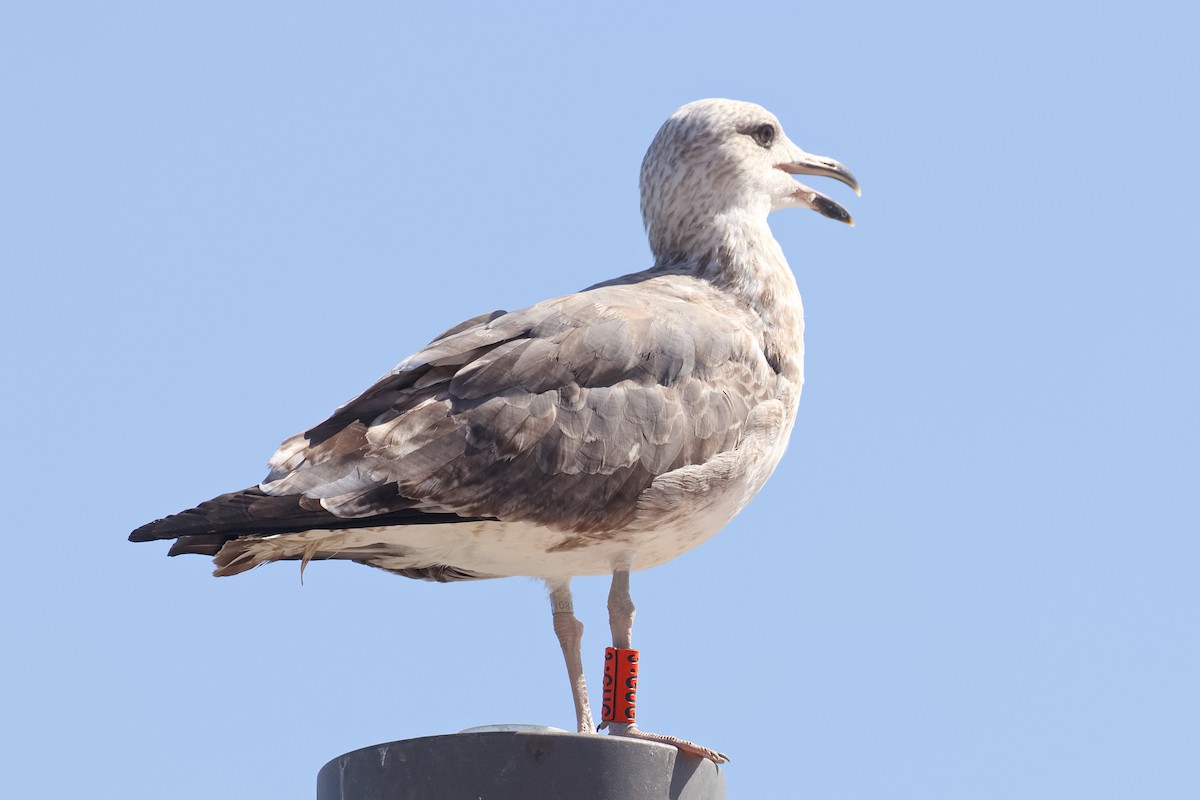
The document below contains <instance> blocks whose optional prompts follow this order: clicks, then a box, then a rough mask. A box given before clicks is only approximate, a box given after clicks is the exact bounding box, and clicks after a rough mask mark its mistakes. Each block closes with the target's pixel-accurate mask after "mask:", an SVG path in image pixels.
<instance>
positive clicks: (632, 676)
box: [600, 647, 638, 723]
mask: <svg viewBox="0 0 1200 800" xmlns="http://www.w3.org/2000/svg"><path fill="white" fill-rule="evenodd" d="M637 682H638V651H637V650H619V649H617V648H616V647H606V648H604V693H603V700H604V702H603V705H602V706H601V708H600V718H601V719H602V720H604V721H605V722H629V723H632V722H633V721H634V720H635V719H636V717H637Z"/></svg>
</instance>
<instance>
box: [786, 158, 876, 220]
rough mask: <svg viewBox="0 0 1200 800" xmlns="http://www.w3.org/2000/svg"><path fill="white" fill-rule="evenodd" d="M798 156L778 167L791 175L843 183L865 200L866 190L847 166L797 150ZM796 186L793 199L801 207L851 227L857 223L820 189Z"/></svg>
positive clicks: (798, 184)
mask: <svg viewBox="0 0 1200 800" xmlns="http://www.w3.org/2000/svg"><path fill="white" fill-rule="evenodd" d="M796 153H797V154H798V155H799V158H796V159H795V160H793V161H788V162H786V163H784V164H776V165H775V167H776V168H777V169H781V170H783V171H784V172H786V173H788V174H789V175H821V176H824V177H826V178H833V179H834V180H839V181H841V182H842V183H844V184H846V185H847V186H849V187H850V188H851V189H853V190H854V193H855V194H856V195H858V196H859V197H862V191H861V190H860V189H859V188H858V181H857V180H856V179H855V178H854V175H853V174H851V172H850V170H848V169H846V168H845V167H843V166H842V165H841V164H840V163H838V162H837V161H834V160H833V159H832V158H826V157H825V156H818V155H813V154H812V153H806V152H804V151H803V150H800V149H799V148H796ZM796 186H797V188H796V191H795V193H793V194H792V199H793V200H795V201H796V203H797V204H799V205H802V206H807V207H808V208H811V209H812V210H813V211H816V212H817V213H818V214H823V215H824V216H826V217H829V218H830V219H836V220H837V221H838V222H845V223H846V224H847V225H853V224H854V220H853V219H851V217H850V212H848V211H847V210H846V209H844V208H842V207H841V205H839V204H838V203H836V202H834V201H833V200H830V199H829V198H828V197H826V196H825V195H823V194H821V193H820V192H818V191H817V190H816V189H810V188H809V187H807V186H805V185H804V184H802V183H797V185H796Z"/></svg>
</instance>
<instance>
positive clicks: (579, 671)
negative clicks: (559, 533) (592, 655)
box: [546, 578, 596, 733]
mask: <svg viewBox="0 0 1200 800" xmlns="http://www.w3.org/2000/svg"><path fill="white" fill-rule="evenodd" d="M546 585H547V586H548V587H549V588H550V607H551V608H552V609H553V611H554V634H555V635H556V636H557V637H558V644H559V646H560V647H562V653H563V660H564V661H566V662H567V677H568V678H570V680H571V699H572V700H574V701H575V723H576V725H577V730H578V731H579V732H580V733H595V732H596V723H595V722H593V721H592V709H591V706H590V705H588V693H587V680H586V679H585V678H584V675H583V655H582V652H581V648H582V645H583V623H582V622H580V621H579V620H577V619H576V618H575V607H574V604H573V603H572V602H571V580H570V579H569V578H568V579H567V580H566V581H562V582H550V581H547V582H546Z"/></svg>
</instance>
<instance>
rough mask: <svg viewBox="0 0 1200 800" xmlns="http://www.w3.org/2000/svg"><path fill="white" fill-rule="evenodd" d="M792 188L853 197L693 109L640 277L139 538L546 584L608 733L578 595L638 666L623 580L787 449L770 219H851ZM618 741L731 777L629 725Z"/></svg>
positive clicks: (418, 377) (784, 142)
mask: <svg viewBox="0 0 1200 800" xmlns="http://www.w3.org/2000/svg"><path fill="white" fill-rule="evenodd" d="M798 175H812V176H821V177H827V178H833V179H835V180H838V181H840V182H842V183H844V184H846V185H847V186H849V187H850V188H851V189H853V190H854V192H855V193H856V194H859V195H860V196H861V191H860V190H859V186H858V182H857V180H856V179H855V177H854V176H853V174H851V172H850V171H849V170H848V169H847V168H846V167H845V166H843V165H842V164H841V163H839V162H838V161H835V160H833V159H831V158H826V157H824V156H818V155H814V154H812V153H808V152H806V151H804V150H802V149H801V148H800V147H798V146H797V145H796V144H794V143H793V142H792V141H791V140H790V139H789V138H788V136H787V135H786V134H785V133H784V130H783V127H782V126H781V124H780V122H779V120H778V119H777V118H776V117H775V116H774V115H773V114H771V113H770V112H769V111H767V110H766V109H765V108H763V107H762V106H759V105H757V104H754V103H749V102H743V101H736V100H725V99H705V100H697V101H694V102H691V103H688V104H686V105H684V106H682V107H680V108H679V109H677V110H676V111H675V112H674V113H672V114H671V115H670V117H668V119H667V120H666V121H665V122H664V123H663V125H662V127H661V128H660V129H659V131H658V133H657V134H656V135H655V136H654V138H653V141H652V142H651V144H650V147H649V149H648V150H647V152H646V155H645V158H644V159H643V162H642V166H641V174H640V190H641V212H642V217H643V222H644V225H645V229H646V234H647V237H648V240H649V245H650V250H651V254H652V256H653V259H654V260H653V264H652V265H651V266H650V267H649V268H645V269H642V270H640V271H637V272H632V273H629V274H625V275H623V276H621V277H617V278H614V279H611V280H607V281H604V282H602V283H597V284H595V285H593V286H590V287H588V288H586V289H583V290H582V291H579V292H576V293H573V294H568V295H565V296H561V297H555V298H551V299H548V300H543V301H541V302H538V303H536V304H534V305H531V306H529V307H527V308H523V309H521V310H518V311H512V312H505V311H493V312H490V313H486V314H482V315H480V316H477V317H474V318H472V319H468V320H466V321H465V322H462V323H460V324H458V325H456V326H454V327H452V328H450V329H449V330H447V331H445V332H444V333H442V334H441V335H439V336H437V337H436V338H434V339H433V340H432V341H430V343H429V344H428V345H426V346H425V347H424V348H422V349H420V350H419V351H417V352H416V353H415V354H413V355H412V356H410V357H408V358H407V359H405V360H404V361H402V362H401V363H400V364H399V365H398V366H396V367H395V368H394V369H392V370H391V371H389V372H388V373H386V374H385V375H384V376H383V377H382V378H380V379H379V380H378V381H377V382H376V383H375V384H373V385H372V386H370V388H368V389H367V390H366V391H364V392H363V393H362V394H360V395H358V396H357V397H355V398H354V399H352V400H350V401H349V402H347V403H346V404H345V405H343V406H341V407H340V408H338V409H336V410H335V411H334V412H333V414H332V415H331V416H330V417H329V418H328V419H326V420H325V421H323V422H321V423H320V424H317V425H315V426H314V427H312V428H310V429H308V430H306V431H304V432H303V433H300V434H297V435H295V436H292V437H291V438H289V439H287V440H285V441H284V442H283V443H282V444H281V445H280V447H279V448H278V450H277V451H276V452H275V454H274V455H273V456H272V457H271V459H270V461H269V472H268V474H267V476H266V478H265V479H264V480H263V481H262V482H261V483H259V484H258V485H256V486H252V487H249V488H247V489H243V490H241V491H235V492H230V493H228V494H223V495H220V496H219V497H215V498H213V499H211V500H208V501H206V502H202V503H200V504H199V505H198V506H196V507H194V508H191V509H188V510H185V511H182V512H179V513H177V514H173V515H170V516H167V517H165V518H163V519H159V520H156V521H154V522H151V523H149V524H146V525H143V526H142V527H139V528H138V529H136V530H135V531H133V533H131V534H130V536H129V538H130V540H131V541H135V542H146V541H153V540H174V542H173V544H172V546H171V548H170V551H169V555H172V556H174V555H180V554H202V555H208V556H212V557H213V562H214V564H215V566H216V569H215V571H214V574H215V575H217V576H227V575H236V574H239V573H242V572H245V571H247V570H249V569H251V568H253V567H257V566H259V565H261V564H265V563H268V562H275V561H287V560H291V561H299V562H300V569H301V573H302V574H303V570H304V568H305V567H306V566H307V565H308V564H309V563H310V562H311V561H314V560H327V559H339V560H349V561H353V562H357V563H359V564H365V565H369V566H372V567H376V568H379V569H383V570H386V571H388V572H391V573H394V574H396V575H400V576H403V577H407V578H415V579H423V580H429V581H438V582H446V583H449V582H456V581H465V580H478V579H486V578H498V577H508V576H528V577H532V578H537V579H540V580H542V581H544V582H545V584H546V587H547V590H548V594H549V600H550V604H551V612H552V619H553V628H554V632H555V635H556V637H557V638H558V642H559V645H560V647H561V649H562V654H563V658H564V661H565V663H566V668H567V674H568V678H569V681H570V686H571V696H572V701H573V704H574V710H575V717H576V728H577V730H578V731H579V732H580V733H595V732H596V731H597V726H596V723H595V720H594V719H593V716H592V712H591V707H590V703H589V698H588V691H587V683H586V680H585V676H584V669H583V666H582V656H581V652H580V651H581V640H582V634H583V626H582V623H580V622H579V620H578V619H577V618H576V617H575V614H574V607H573V601H572V593H571V581H572V579H573V578H575V577H579V576H586V575H611V576H612V583H611V588H610V591H609V595H608V612H609V625H610V629H611V634H612V641H613V647H614V648H618V649H624V650H630V649H631V648H632V629H633V619H634V613H635V606H634V604H633V601H632V597H631V594H630V573H631V572H636V571H640V570H644V569H648V568H651V567H655V566H658V565H660V564H663V563H665V562H667V561H669V560H671V559H673V558H675V557H677V556H679V555H681V554H683V553H684V552H687V551H688V550H691V549H692V548H694V547H697V546H698V545H700V544H701V543H703V542H705V541H706V540H708V539H709V538H711V537H712V536H713V535H715V534H716V533H717V532H718V531H719V530H721V529H722V528H723V527H724V526H725V525H726V523H728V522H729V521H730V520H731V519H732V518H733V517H734V516H735V515H736V514H737V513H738V512H739V511H740V510H741V509H742V508H743V507H744V506H745V505H746V504H747V503H748V502H749V501H750V499H751V498H752V497H753V496H754V495H755V494H756V493H758V491H759V490H760V489H761V488H762V487H763V485H764V484H765V483H766V481H767V479H768V477H769V476H770V475H771V473H772V472H773V471H774V470H775V468H776V466H777V465H778V464H779V461H780V459H781V457H782V456H783V453H784V450H785V448H786V446H787V443H788V439H789V436H790V434H791V431H792V428H793V425H794V423H795V420H796V415H797V410H798V406H799V402H800V393H801V387H802V385H803V380H804V312H803V305H802V302H801V297H800V292H799V289H798V287H797V283H796V279H795V277H794V275H793V272H792V270H791V268H790V267H789V266H788V262H787V260H786V258H785V257H784V254H783V250H782V248H781V247H780V245H779V243H778V242H777V241H776V240H775V238H774V236H773V235H772V233H771V229H770V227H769V226H768V224H767V217H768V214H770V213H771V212H772V211H776V210H779V209H783V208H788V207H802V208H808V209H812V210H815V211H817V212H818V213H820V214H821V215H823V216H825V217H828V218H830V219H833V220H837V221H840V222H844V223H847V224H850V225H853V224H854V223H853V220H852V218H851V216H850V214H849V213H848V212H847V211H846V209H845V208H843V207H842V206H841V205H840V204H838V203H837V202H835V201H834V200H832V199H830V198H829V197H826V196H825V195H823V194H821V193H819V192H817V191H816V190H814V189H811V188H809V187H808V186H806V185H804V184H802V183H800V182H799V181H798V180H797V179H796V177H795V176H798ZM601 727H604V726H603V725H602V726H601ZM607 727H608V728H609V733H610V734H615V735H618V736H626V737H631V738H635V739H643V740H648V741H658V742H664V743H667V744H670V745H673V746H675V747H677V748H678V749H679V750H680V751H682V752H684V753H688V754H690V755H693V756H699V757H701V758H707V759H709V760H712V761H714V762H717V763H723V762H725V761H727V760H728V756H726V755H725V754H724V753H721V752H719V751H717V750H714V749H711V748H708V747H704V746H701V745H698V744H696V743H694V742H691V741H688V740H685V739H680V738H676V737H673V736H667V735H662V734H655V733H650V732H648V731H643V730H641V728H639V727H638V724H637V721H636V719H633V720H627V721H624V722H622V721H615V720H613V721H608V722H607Z"/></svg>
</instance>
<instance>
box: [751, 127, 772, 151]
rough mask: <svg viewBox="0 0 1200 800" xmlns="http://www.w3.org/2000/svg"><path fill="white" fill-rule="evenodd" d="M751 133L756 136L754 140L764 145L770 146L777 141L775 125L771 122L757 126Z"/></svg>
mask: <svg viewBox="0 0 1200 800" xmlns="http://www.w3.org/2000/svg"><path fill="white" fill-rule="evenodd" d="M750 135H751V136H753V137H754V141H756V142H758V143H759V144H760V145H762V146H763V147H770V146H771V144H772V143H773V142H774V141H775V126H774V125H772V124H771V123H769V122H764V123H763V124H762V125H759V126H758V127H757V128H755V129H754V130H753V131H752V132H751V133H750Z"/></svg>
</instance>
